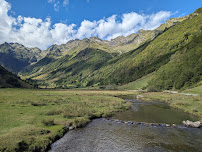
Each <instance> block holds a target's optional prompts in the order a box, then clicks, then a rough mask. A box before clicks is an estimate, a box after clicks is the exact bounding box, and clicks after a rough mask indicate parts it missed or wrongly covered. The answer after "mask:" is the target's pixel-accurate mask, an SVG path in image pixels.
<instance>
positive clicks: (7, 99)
mask: <svg viewBox="0 0 202 152" xmlns="http://www.w3.org/2000/svg"><path fill="white" fill-rule="evenodd" d="M139 94H142V95H143V96H144V99H146V100H161V101H166V102H168V101H172V102H175V99H177V102H176V103H178V102H179V101H178V100H182V101H180V102H185V101H186V102H188V101H190V100H183V99H184V97H183V98H181V97H180V98H176V97H175V98H173V97H172V96H170V95H169V94H165V93H163V94H161V93H143V92H138V91H133V92H131V91H103V90H96V91H93V90H55V89H50V90H47V89H40V90H35V89H34V90H32V89H0V96H1V98H0V111H1V115H0V123H1V126H0V130H1V131H0V138H1V139H2V140H1V141H0V151H17V150H18V151H19V150H20V151H27V150H30V151H34V150H37V151H45V150H47V149H49V148H50V145H51V144H52V143H53V142H54V141H56V140H58V139H60V138H61V137H62V136H63V135H64V134H65V133H66V132H67V131H69V130H72V129H73V128H78V127H82V126H85V125H86V124H88V123H89V122H90V121H91V120H92V119H94V118H101V117H106V116H109V115H112V114H113V113H116V112H118V111H125V110H127V109H129V108H130V105H131V104H130V103H129V102H126V101H124V100H123V99H120V97H121V98H122V97H124V96H125V97H127V98H128V97H131V98H136V97H137V95H139ZM194 98H197V99H196V102H195V103H198V104H201V102H200V101H201V99H200V96H199V97H194ZM198 98H199V99H198ZM188 99H190V98H188ZM192 101H194V100H192ZM169 104H170V105H171V106H172V105H174V104H172V103H171V102H170V103H169ZM189 104H190V105H191V106H192V105H194V104H192V103H189ZM178 105H179V104H178ZM180 105H181V107H179V109H180V108H181V109H183V107H184V106H185V104H180ZM196 105H197V104H196ZM196 105H194V106H196ZM196 108H197V109H196V110H197V113H200V107H196ZM196 110H195V113H196ZM198 116H199V115H198Z"/></svg>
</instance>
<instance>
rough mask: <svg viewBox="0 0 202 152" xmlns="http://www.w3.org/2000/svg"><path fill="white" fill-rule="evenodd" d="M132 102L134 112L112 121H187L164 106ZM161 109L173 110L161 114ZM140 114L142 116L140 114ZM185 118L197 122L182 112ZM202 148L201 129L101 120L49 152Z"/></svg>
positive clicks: (159, 151)
mask: <svg viewBox="0 0 202 152" xmlns="http://www.w3.org/2000/svg"><path fill="white" fill-rule="evenodd" d="M132 102H136V103H134V105H133V110H129V111H126V112H122V113H118V114H116V115H115V116H113V118H116V119H117V118H119V119H121V120H131V119H133V120H132V121H136V122H137V121H141V122H154V120H155V121H156V122H161V120H165V119H166V121H167V122H164V123H168V122H169V121H170V122H172V123H177V122H181V119H184V118H182V117H183V116H181V111H177V112H176V110H175V109H170V108H169V107H168V106H167V105H164V104H158V103H153V104H148V103H142V102H141V103H139V102H137V101H132ZM147 106H148V107H147ZM151 108H152V109H153V110H151ZM148 109H149V110H148ZM162 109H164V110H165V111H167V109H169V110H171V111H169V110H168V113H165V114H163V113H164V112H161V114H158V112H159V111H161V110H162ZM172 110H173V111H172ZM138 111H139V112H140V111H141V113H138V114H137V112H138ZM147 112H148V114H147ZM178 112H180V113H178ZM154 113H156V114H154ZM167 114H171V115H173V116H171V117H170V119H169V117H168V118H166V117H167V116H166V115H167ZM159 115H160V116H159ZM182 115H185V118H193V119H196V118H194V117H192V116H190V115H187V114H185V113H183V112H182ZM175 117H176V118H175ZM152 119H153V120H152ZM150 120H151V121H150ZM190 120H191V119H190ZM201 149H202V129H198V128H166V127H155V126H144V125H130V124H121V123H115V122H111V121H109V120H106V119H102V118H101V119H95V120H93V121H92V122H91V123H89V124H88V125H87V126H86V127H84V128H79V129H75V130H72V131H69V132H68V133H67V134H65V136H64V137H63V138H62V139H60V140H58V141H57V142H55V143H54V144H52V146H51V150H50V152H66V151H68V152H142V151H144V152H153V151H155V152H156V151H157V152H164V151H177V152H178V151H179V152H181V151H182V152H183V151H184V152H192V151H193V152H198V151H201Z"/></svg>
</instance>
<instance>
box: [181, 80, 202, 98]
mask: <svg viewBox="0 0 202 152" xmlns="http://www.w3.org/2000/svg"><path fill="white" fill-rule="evenodd" d="M198 85H199V86H197V87H194V88H191V89H187V90H184V91H183V92H184V93H192V94H199V95H201V96H202V82H199V83H198Z"/></svg>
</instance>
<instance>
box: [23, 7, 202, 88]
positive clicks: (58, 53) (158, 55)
mask: <svg viewBox="0 0 202 152" xmlns="http://www.w3.org/2000/svg"><path fill="white" fill-rule="evenodd" d="M199 13H200V9H199V10H197V11H196V12H195V13H193V14H191V15H188V16H186V17H183V18H178V19H171V20H169V21H167V22H166V23H165V24H164V25H162V26H160V27H159V28H158V29H161V30H162V29H164V31H163V32H160V33H158V34H157V35H156V36H155V37H154V38H153V39H152V40H151V38H150V40H149V39H147V40H146V41H145V42H144V43H143V44H142V45H140V46H139V47H138V48H136V46H134V47H133V48H134V49H133V50H132V51H129V52H126V53H123V54H121V55H115V54H114V53H113V51H111V52H110V51H106V50H105V49H104V48H105V47H104V45H101V44H102V40H100V39H98V38H96V37H94V38H90V39H84V40H82V41H80V40H76V41H71V42H68V43H67V44H65V45H61V46H56V45H55V46H52V47H50V48H49V49H48V51H47V52H48V53H47V56H46V57H45V58H43V59H42V60H40V61H39V62H37V63H36V64H34V65H32V66H30V67H29V68H28V69H26V70H24V71H23V72H22V75H23V76H25V77H26V78H31V79H34V80H38V82H39V84H40V85H41V86H49V87H63V88H69V87H86V86H103V85H112V84H113V85H114V84H115V85H123V84H127V83H129V82H132V81H135V80H137V79H139V78H141V77H143V76H146V75H148V74H150V73H152V72H154V71H157V70H158V69H159V68H161V67H162V66H164V65H166V64H167V63H169V61H170V60H171V59H172V57H173V55H174V54H176V53H177V52H180V50H181V49H182V48H184V47H185V46H187V45H188V44H189V43H190V42H192V41H193V40H195V39H196V38H197V37H199V36H200V35H201V33H202V26H201V25H202V15H201V14H199ZM155 31H157V30H155ZM139 33H144V31H140V32H139ZM147 33H148V32H147ZM135 36H137V35H135V34H134V35H132V36H131V37H130V39H129V38H128V39H127V40H126V39H124V37H118V38H116V40H112V41H111V42H110V43H112V42H114V41H116V42H114V43H119V44H120V42H122V43H126V42H127V41H129V40H131V41H133V37H135ZM117 41H118V42H117ZM72 43H76V44H77V45H78V46H77V47H74V45H72ZM87 44H88V45H87ZM98 44H100V45H99V46H98ZM114 45H115V44H114ZM190 45H191V44H190ZM67 46H68V47H69V50H72V52H71V51H70V52H68V49H66V50H65V47H67ZM123 46H126V44H125V45H123ZM62 47H63V49H61V48H62ZM56 48H57V49H56ZM70 48H72V49H70ZM96 48H97V49H96ZM98 48H101V49H98ZM126 48H127V47H126ZM135 48H136V49H135ZM81 49H83V50H81ZM65 52H66V53H65ZM192 53H193V52H191V53H190V54H192ZM199 55H200V54H199ZM157 77H158V75H157ZM157 80H158V79H157ZM198 81H199V80H198ZM196 82H197V81H196V80H195V81H194V82H193V83H196ZM151 86H152V84H151ZM182 87H183V85H181V86H179V87H177V89H180V88H182ZM164 88H165V89H166V87H164ZM170 88H171V87H170ZM162 89H163V88H162Z"/></svg>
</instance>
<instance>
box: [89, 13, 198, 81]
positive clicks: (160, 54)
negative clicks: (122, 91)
mask: <svg viewBox="0 0 202 152" xmlns="http://www.w3.org/2000/svg"><path fill="white" fill-rule="evenodd" d="M201 25H202V15H201V14H198V15H192V16H190V17H189V18H188V19H187V20H184V21H183V22H181V23H178V24H177V25H175V26H173V27H171V28H169V29H168V30H166V31H165V32H164V33H162V34H161V35H159V36H158V37H157V38H155V39H154V40H153V41H151V42H148V43H145V44H144V45H142V46H141V47H139V48H138V49H136V50H134V51H131V52H129V53H128V54H127V53H126V54H124V55H123V56H122V57H121V58H117V59H113V62H112V61H110V62H109V64H108V65H106V66H104V67H102V68H101V69H100V70H99V71H95V73H93V75H94V76H93V77H92V79H94V81H97V82H98V81H100V80H101V79H104V80H103V82H104V83H105V84H123V83H128V82H131V81H134V80H136V79H138V78H140V77H142V76H143V75H146V74H149V73H151V72H153V71H155V70H157V69H158V68H160V67H161V66H162V65H164V64H166V63H167V62H168V61H169V60H170V57H171V55H172V54H174V53H175V52H176V51H177V50H178V49H179V48H181V47H183V46H185V45H186V44H188V43H189V42H190V41H192V40H193V38H195V37H197V36H198V35H200V34H201V33H202V30H201V29H202V27H201ZM100 75H101V77H102V78H101V77H100Z"/></svg>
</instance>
